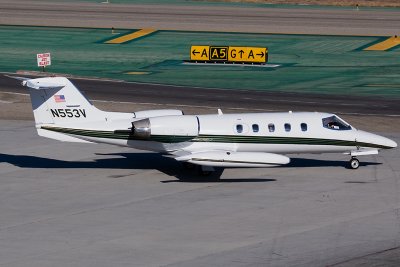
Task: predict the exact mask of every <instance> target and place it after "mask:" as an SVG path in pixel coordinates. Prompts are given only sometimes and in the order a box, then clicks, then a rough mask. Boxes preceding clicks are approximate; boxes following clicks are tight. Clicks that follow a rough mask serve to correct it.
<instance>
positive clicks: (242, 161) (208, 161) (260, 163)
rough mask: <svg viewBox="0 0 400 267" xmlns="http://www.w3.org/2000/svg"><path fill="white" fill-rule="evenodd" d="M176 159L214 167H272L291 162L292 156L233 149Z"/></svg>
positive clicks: (196, 153) (194, 154)
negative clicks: (235, 150) (232, 150)
mask: <svg viewBox="0 0 400 267" xmlns="http://www.w3.org/2000/svg"><path fill="white" fill-rule="evenodd" d="M175 159H176V160H178V161H183V162H189V163H193V164H196V165H201V166H212V167H271V166H277V165H285V164H288V163H289V162H290V158H288V157H286V156H283V155H279V154H273V153H263V152H231V151H202V152H195V153H191V154H187V155H182V156H178V157H176V158H175Z"/></svg>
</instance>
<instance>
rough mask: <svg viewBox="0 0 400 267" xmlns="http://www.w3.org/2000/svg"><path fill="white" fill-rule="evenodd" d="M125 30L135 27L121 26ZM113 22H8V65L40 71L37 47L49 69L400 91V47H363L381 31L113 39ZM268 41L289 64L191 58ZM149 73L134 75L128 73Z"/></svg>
mask: <svg viewBox="0 0 400 267" xmlns="http://www.w3.org/2000/svg"><path fill="white" fill-rule="evenodd" d="M120 32H121V33H123V32H127V31H120ZM110 37H112V35H111V30H109V29H80V28H78V29H73V28H56V27H19V26H0V39H1V40H2V41H1V43H0V57H1V59H2V60H1V61H0V71H4V72H9V71H17V70H39V68H38V67H37V65H36V54H37V53H42V52H51V53H52V66H51V67H49V68H48V71H51V72H56V73H67V74H73V75H80V76H96V77H104V78H112V79H123V80H127V81H138V82H148V83H167V84H177V85H188V86H201V87H217V88H226V89H254V90H273V91H290V92H315V93H330V94H352V95H380V96H386V97H400V60H399V58H400V49H399V48H396V49H394V50H392V51H385V52H374V51H362V50H360V49H359V48H360V47H363V46H365V45H367V44H369V43H372V42H376V41H377V40H379V38H380V37H348V36H317V35H280V34H242V33H237V34H236V33H210V32H177V31H160V32H157V33H155V34H153V35H150V36H148V37H145V38H142V39H138V40H136V41H133V42H130V43H127V44H119V45H110V44H104V43H103V42H101V41H102V40H105V39H107V38H110ZM196 44H197V45H231V46H267V47H268V48H269V53H270V54H269V62H270V63H272V64H280V65H281V67H279V68H276V69H273V68H259V67H241V66H218V65H208V66H193V65H183V64H182V61H183V60H188V59H189V49H190V46H191V45H196ZM130 71H132V72H135V71H136V72H149V73H150V74H148V75H127V74H126V72H130Z"/></svg>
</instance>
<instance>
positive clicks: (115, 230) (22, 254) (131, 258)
mask: <svg viewBox="0 0 400 267" xmlns="http://www.w3.org/2000/svg"><path fill="white" fill-rule="evenodd" d="M384 134H385V135H386V136H388V137H390V138H393V139H394V140H396V141H397V142H399V141H400V135H399V134H394V133H392V134H390V133H384ZM0 140H1V143H0V177H1V178H0V214H1V215H0V266H32V267H36V266H37V267H39V266H40V267H46V266H98V267H102V266H107V267H108V266H327V265H333V266H357V261H358V262H360V259H355V258H357V257H361V256H364V255H369V257H370V258H371V257H372V262H374V263H379V264H381V265H383V264H385V266H397V265H395V263H398V257H399V253H398V252H399V249H398V247H399V244H400V217H399V216H400V215H399V214H400V212H399V210H400V197H399V193H400V192H399V191H400V186H399V174H400V162H399V161H400V150H398V149H396V150H389V151H384V152H383V153H381V154H379V155H377V156H367V157H363V158H362V166H361V167H360V168H359V169H358V170H350V169H347V168H345V167H344V164H345V163H346V161H347V157H346V156H344V155H322V156H321V155H316V156H309V155H308V156H306V158H307V159H301V157H302V155H296V156H294V159H293V161H292V163H291V166H288V167H280V168H262V169H228V170H225V171H224V172H223V173H222V176H221V179H220V180H215V179H214V178H204V177H199V176H197V175H196V174H195V173H194V172H192V171H187V170H183V169H182V168H181V166H180V164H179V163H177V162H175V161H174V160H173V159H170V158H165V157H162V156H160V155H158V154H155V153H149V152H142V151H137V150H134V149H128V148H121V147H113V146H107V145H92V144H83V145H82V144H69V143H62V142H57V141H53V140H48V139H44V138H40V137H38V136H37V135H36V133H35V129H34V127H33V122H32V121H5V120H1V121H0ZM386 250H387V251H389V252H391V254H390V253H389V256H388V252H387V251H386ZM381 251H386V252H382V253H383V254H382V255H384V257H383V256H382V257H380V255H381V254H380V253H377V252H381ZM354 259H355V260H354ZM362 259H363V258H361V260H362ZM370 262H371V259H370ZM346 264H347V265H346ZM378 266H379V265H378Z"/></svg>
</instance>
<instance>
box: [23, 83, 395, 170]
mask: <svg viewBox="0 0 400 267" xmlns="http://www.w3.org/2000/svg"><path fill="white" fill-rule="evenodd" d="M18 79H20V80H23V82H22V84H23V85H24V86H26V87H28V88H29V92H30V96H31V101H32V107H33V113H34V117H35V124H36V128H37V132H38V134H39V135H40V136H44V137H48V138H51V139H56V140H60V141H66V142H84V143H106V144H112V145H118V146H128V147H134V148H137V149H141V150H149V151H156V152H161V153H167V154H170V155H172V156H173V157H174V158H175V159H176V160H177V161H181V162H184V163H186V164H185V165H192V164H195V165H200V166H201V168H200V171H201V172H202V173H203V174H210V173H211V171H212V170H213V167H269V166H277V165H284V164H288V163H289V162H290V159H289V157H287V156H286V154H297V153H344V154H347V155H349V156H350V162H349V166H350V168H352V169H357V168H358V167H359V165H360V162H359V161H358V159H357V158H356V157H357V156H363V155H374V154H378V151H379V150H381V149H391V148H395V147H397V144H396V143H395V142H394V141H392V140H390V139H388V138H385V137H383V136H379V135H376V134H372V133H368V132H365V131H361V130H357V129H355V128H354V127H352V126H351V125H350V124H348V123H346V122H345V121H344V120H342V119H341V118H339V117H338V116H336V115H334V114H329V113H318V112H293V113H292V112H277V113H240V114H223V113H222V111H221V110H218V113H217V114H210V115H184V114H183V112H182V111H181V110H169V109H166V110H148V111H139V112H134V113H120V112H105V111H101V110H99V109H97V108H96V107H94V106H93V105H92V104H91V103H90V102H89V101H88V100H87V99H86V98H85V97H84V96H83V95H82V94H81V92H80V91H79V90H78V89H77V88H76V87H75V86H74V85H73V84H72V83H71V82H70V81H69V80H68V79H67V78H64V77H49V78H38V79H29V78H21V77H19V78H18Z"/></svg>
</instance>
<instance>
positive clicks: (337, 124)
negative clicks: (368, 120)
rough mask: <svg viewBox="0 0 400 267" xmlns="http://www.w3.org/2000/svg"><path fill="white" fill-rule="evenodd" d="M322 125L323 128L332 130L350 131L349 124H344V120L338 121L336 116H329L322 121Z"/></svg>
mask: <svg viewBox="0 0 400 267" xmlns="http://www.w3.org/2000/svg"><path fill="white" fill-rule="evenodd" d="M322 125H323V126H324V127H325V128H328V129H332V130H339V131H343V130H351V126H350V124H348V123H347V122H345V121H344V120H342V119H340V118H339V117H337V116H331V117H327V118H323V119H322Z"/></svg>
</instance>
